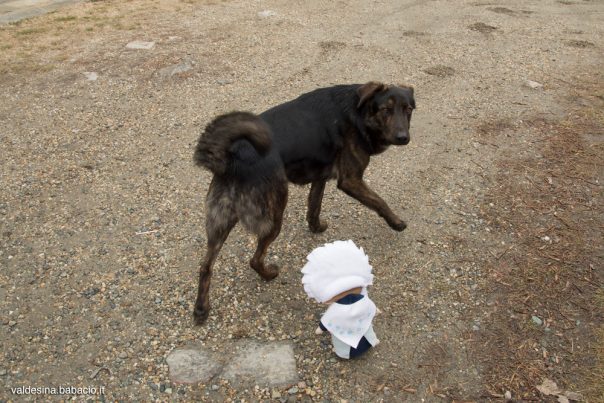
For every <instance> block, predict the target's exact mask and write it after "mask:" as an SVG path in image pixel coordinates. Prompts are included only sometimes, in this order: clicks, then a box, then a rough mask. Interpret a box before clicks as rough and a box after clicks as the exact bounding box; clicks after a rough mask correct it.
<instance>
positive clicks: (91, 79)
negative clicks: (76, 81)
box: [84, 71, 99, 81]
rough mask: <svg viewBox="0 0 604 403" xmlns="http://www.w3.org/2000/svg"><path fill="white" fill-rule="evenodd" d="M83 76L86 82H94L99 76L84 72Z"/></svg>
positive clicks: (92, 72)
mask: <svg viewBox="0 0 604 403" xmlns="http://www.w3.org/2000/svg"><path fill="white" fill-rule="evenodd" d="M84 75H85V76H86V79H87V80H88V81H96V79H97V78H99V75H98V74H97V73H95V72H94V71H85V72H84Z"/></svg>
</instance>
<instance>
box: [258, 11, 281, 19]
mask: <svg viewBox="0 0 604 403" xmlns="http://www.w3.org/2000/svg"><path fill="white" fill-rule="evenodd" d="M275 15H277V13H276V12H274V11H273V10H264V11H260V12H258V17H261V18H267V17H273V16H275Z"/></svg>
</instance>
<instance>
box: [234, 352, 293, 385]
mask: <svg viewBox="0 0 604 403" xmlns="http://www.w3.org/2000/svg"><path fill="white" fill-rule="evenodd" d="M222 377H223V378H225V379H227V380H228V381H229V382H231V384H232V385H235V386H239V385H244V384H254V385H259V386H269V387H273V386H282V385H289V384H292V383H295V382H298V371H297V370H296V359H295V358H294V349H293V347H292V345H291V344H289V343H277V342H275V343H257V342H248V343H246V344H245V345H243V346H241V348H240V349H239V352H237V353H236V355H235V356H234V357H233V359H232V360H231V361H230V362H229V364H228V365H227V366H226V368H225V369H224V372H223V373H222Z"/></svg>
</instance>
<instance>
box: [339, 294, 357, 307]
mask: <svg viewBox="0 0 604 403" xmlns="http://www.w3.org/2000/svg"><path fill="white" fill-rule="evenodd" d="M362 298H363V294H348V295H346V296H345V297H342V298H340V299H339V300H337V301H336V303H337V304H342V305H350V304H354V303H355V302H357V301H359V300H361V299H362Z"/></svg>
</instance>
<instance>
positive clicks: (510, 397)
mask: <svg viewBox="0 0 604 403" xmlns="http://www.w3.org/2000/svg"><path fill="white" fill-rule="evenodd" d="M503 397H505V400H512V392H510V391H509V390H506V391H505V394H504V395H503Z"/></svg>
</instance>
